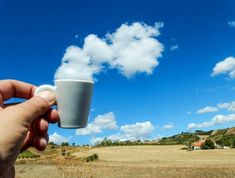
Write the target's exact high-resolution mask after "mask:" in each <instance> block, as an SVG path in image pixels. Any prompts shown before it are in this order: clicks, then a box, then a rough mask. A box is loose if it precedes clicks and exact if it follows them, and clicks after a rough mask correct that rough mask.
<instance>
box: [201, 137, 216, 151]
mask: <svg viewBox="0 0 235 178" xmlns="http://www.w3.org/2000/svg"><path fill="white" fill-rule="evenodd" d="M201 148H202V149H203V150H209V149H215V144H214V142H213V141H212V140H211V139H207V140H206V141H205V143H204V145H203V146H202V147H201Z"/></svg>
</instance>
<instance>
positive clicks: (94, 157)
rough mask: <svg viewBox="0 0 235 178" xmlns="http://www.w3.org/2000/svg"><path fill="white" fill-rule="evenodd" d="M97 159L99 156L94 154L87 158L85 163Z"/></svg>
mask: <svg viewBox="0 0 235 178" xmlns="http://www.w3.org/2000/svg"><path fill="white" fill-rule="evenodd" d="M98 158H99V156H98V155H97V154H96V153H94V154H92V155H90V156H87V158H86V162H90V161H94V160H97V159H98Z"/></svg>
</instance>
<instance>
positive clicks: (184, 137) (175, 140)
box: [159, 132, 200, 145]
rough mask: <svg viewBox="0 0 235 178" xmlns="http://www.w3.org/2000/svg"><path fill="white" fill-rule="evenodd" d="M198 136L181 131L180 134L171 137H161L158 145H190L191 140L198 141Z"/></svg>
mask: <svg viewBox="0 0 235 178" xmlns="http://www.w3.org/2000/svg"><path fill="white" fill-rule="evenodd" d="M199 139H200V138H199V137H198V136H197V135H196V133H188V132H182V133H181V134H178V135H174V136H171V137H163V138H162V139H161V140H160V141H159V144H160V145H178V144H184V145H191V144H192V143H193V142H195V141H198V140H199Z"/></svg>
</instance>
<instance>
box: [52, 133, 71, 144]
mask: <svg viewBox="0 0 235 178" xmlns="http://www.w3.org/2000/svg"><path fill="white" fill-rule="evenodd" d="M69 140H70V138H66V137H63V136H62V135H60V134H58V133H57V132H54V133H53V134H51V135H49V142H54V143H55V144H57V145H60V144H61V143H63V142H68V141H69Z"/></svg>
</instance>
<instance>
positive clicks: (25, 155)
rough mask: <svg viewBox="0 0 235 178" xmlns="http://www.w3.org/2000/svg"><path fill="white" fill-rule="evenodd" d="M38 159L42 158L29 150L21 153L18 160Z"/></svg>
mask: <svg viewBox="0 0 235 178" xmlns="http://www.w3.org/2000/svg"><path fill="white" fill-rule="evenodd" d="M37 157H40V156H39V155H36V154H34V153H32V152H31V151H29V150H26V151H23V152H21V153H20V154H19V156H18V158H37Z"/></svg>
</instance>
